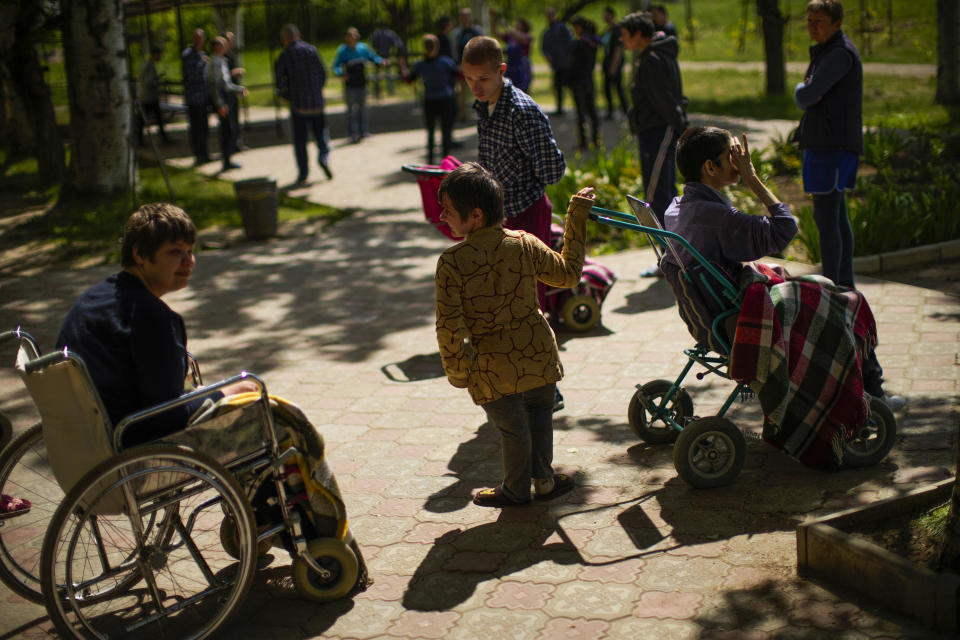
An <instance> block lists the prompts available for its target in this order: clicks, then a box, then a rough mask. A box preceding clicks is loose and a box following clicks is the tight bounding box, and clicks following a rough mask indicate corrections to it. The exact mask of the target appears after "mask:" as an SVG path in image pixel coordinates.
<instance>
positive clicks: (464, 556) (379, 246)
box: [0, 105, 960, 640]
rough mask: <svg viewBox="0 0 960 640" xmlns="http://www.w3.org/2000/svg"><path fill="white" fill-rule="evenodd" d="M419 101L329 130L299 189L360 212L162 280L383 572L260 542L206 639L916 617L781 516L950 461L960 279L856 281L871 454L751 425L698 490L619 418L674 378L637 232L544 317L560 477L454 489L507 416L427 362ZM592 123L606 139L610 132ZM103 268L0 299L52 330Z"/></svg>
mask: <svg viewBox="0 0 960 640" xmlns="http://www.w3.org/2000/svg"><path fill="white" fill-rule="evenodd" d="M374 106H375V105H371V107H372V108H371V113H373V112H374V111H376V109H375V108H373V107H374ZM251 109H256V108H254V107H252V108H251ZM406 111H409V109H406ZM406 111H404V113H403V114H402V115H403V117H410V114H407V113H406ZM266 117H268V118H270V119H272V118H273V111H272V110H267V113H266ZM335 117H340V118H342V114H338V115H336V116H335ZM417 118H419V115H417V116H416V118H414V119H413V120H412V121H411V122H410V124H411V126H412V127H414V128H413V129H411V130H410V131H391V132H386V131H384V132H383V133H378V134H377V135H375V136H374V137H373V138H371V139H368V140H364V141H363V143H361V144H358V145H339V146H338V145H335V148H334V151H333V153H332V156H331V161H332V162H333V166H334V171H335V173H336V174H337V176H336V177H335V179H334V180H332V181H325V180H320V181H317V182H315V183H312V184H311V185H309V186H308V187H305V188H303V189H294V190H293V191H292V192H291V193H293V194H294V195H307V196H308V197H309V198H310V199H311V200H313V201H316V202H325V203H330V204H333V205H337V206H344V207H346V206H349V207H354V208H356V211H355V212H354V213H353V214H352V215H351V216H350V217H348V218H347V219H345V220H343V221H341V222H340V223H338V224H336V225H332V226H320V225H318V224H316V223H295V224H290V223H283V224H282V233H281V235H280V237H278V238H274V239H272V240H270V241H268V242H263V243H253V242H243V243H239V244H234V246H228V247H227V248H225V249H221V250H218V251H207V252H204V253H203V254H202V255H201V260H200V263H199V266H198V269H197V271H196V273H195V275H194V278H193V282H192V283H191V287H189V288H188V289H185V290H183V291H178V292H175V293H173V294H171V295H170V296H168V297H165V301H167V302H168V304H170V305H171V307H172V308H173V309H175V310H176V311H178V312H179V313H181V314H182V315H183V316H184V318H185V321H186V323H187V325H188V327H189V328H190V339H191V350H192V351H194V352H195V353H197V354H198V355H199V356H200V357H201V362H202V364H203V365H204V371H205V372H206V373H207V374H208V375H207V377H208V378H210V377H211V376H212V379H216V378H217V377H218V376H222V375H226V374H227V373H230V372H233V371H238V370H240V369H242V368H246V369H248V370H251V371H256V372H258V373H262V374H263V376H264V378H265V379H266V380H267V383H268V385H269V387H268V388H269V389H270V390H271V393H278V394H281V395H283V396H284V397H289V398H290V399H291V400H294V401H296V402H297V403H298V404H299V405H300V406H301V407H302V408H303V409H304V411H305V412H306V414H307V415H308V416H310V418H311V420H312V421H313V423H314V424H315V425H316V426H317V428H318V430H320V431H321V432H322V433H323V434H324V436H325V438H326V440H327V444H328V457H329V459H330V462H331V466H332V468H333V470H334V471H335V473H336V474H337V480H338V483H339V485H340V487H341V489H342V491H343V493H344V497H345V500H346V503H347V508H348V511H349V513H350V518H351V523H350V525H351V531H352V532H353V533H354V535H355V536H356V538H357V540H358V543H359V544H360V546H361V548H362V549H363V552H364V556H365V558H366V560H367V565H368V568H369V570H370V573H371V575H372V576H373V578H374V579H375V582H374V584H373V585H372V586H371V587H370V588H369V589H368V590H367V591H366V592H363V593H360V594H357V595H356V596H355V597H353V598H352V599H346V600H343V601H340V602H338V603H329V604H326V605H318V604H316V603H312V602H306V601H303V600H301V599H299V597H297V596H296V594H295V590H294V589H293V585H292V582H291V580H290V568H289V563H290V558H289V555H288V554H287V553H286V552H285V551H283V550H277V549H275V550H274V551H273V552H272V555H274V559H273V562H272V564H270V566H268V567H266V568H264V569H262V570H261V571H259V572H258V573H257V576H256V578H255V581H254V586H253V588H252V590H251V593H250V594H249V595H248V597H247V600H246V602H245V603H244V605H245V606H244V607H243V608H242V611H241V612H240V614H239V615H238V618H237V620H236V622H235V623H234V625H233V626H231V627H228V628H226V629H224V630H223V631H224V633H223V635H225V636H237V637H238V638H239V637H251V638H252V637H281V638H283V637H303V638H308V637H324V638H330V639H337V638H344V639H346V638H353V639H360V638H362V639H366V638H385V637H396V638H428V637H438V638H441V637H442V638H451V639H482V640H489V639H490V638H511V639H513V638H516V639H527V638H531V639H533V638H543V639H544V640H557V639H558V638H589V640H596V639H599V638H611V639H612V638H617V639H619V638H656V639H657V640H660V639H672V638H678V639H683V640H687V639H693V638H697V639H703V638H745V639H750V640H754V639H758V638H780V639H784V638H803V639H804V640H811V639H812V638H834V637H842V638H844V639H845V640H856V639H859V638H882V637H889V638H918V639H919V638H926V637H930V636H929V634H928V633H927V631H926V630H924V629H922V628H920V627H918V626H917V625H916V624H914V623H912V622H910V621H909V620H904V619H901V618H897V617H894V616H892V614H889V613H886V612H884V611H881V610H879V609H876V608H873V609H872V608H870V606H869V605H868V604H864V603H861V602H859V601H855V599H854V598H853V597H852V596H849V595H846V594H837V593H833V592H831V591H829V590H827V589H825V588H823V587H820V586H818V585H816V584H814V583H809V582H806V581H803V580H799V579H797V578H796V576H795V566H796V555H795V553H796V539H795V532H794V529H795V526H796V523H797V522H800V521H802V520H803V519H804V518H806V517H812V516H814V515H818V514H822V513H826V512H829V511H832V510H835V509H840V508H844V507H847V506H851V505H856V504H864V503H869V502H871V501H874V500H878V499H882V498H885V497H888V496H892V495H896V494H899V493H902V492H903V491H905V490H909V489H912V488H914V487H916V486H918V485H920V484H923V483H925V482H929V481H930V480H931V479H939V478H942V477H948V476H949V474H950V473H952V469H953V466H954V465H955V463H956V460H955V455H956V453H955V447H956V434H955V427H956V422H957V419H958V415H960V411H958V409H957V402H956V398H957V393H958V390H960V386H958V385H960V367H957V366H956V363H957V354H956V353H955V352H956V351H957V348H956V346H957V342H958V336H960V332H958V329H960V300H958V299H957V297H956V296H951V295H945V294H942V293H940V292H936V291H927V290H924V289H920V288H917V287H912V286H909V285H902V284H899V283H889V282H884V281H883V280H880V279H877V278H866V277H864V278H858V280H859V281H861V288H862V290H863V291H864V292H865V294H866V295H867V296H868V298H869V299H870V300H871V301H876V303H875V305H874V311H875V313H876V315H877V318H878V321H879V324H880V333H881V335H880V345H879V347H878V354H879V357H880V359H881V361H882V362H883V363H884V366H885V369H886V375H887V378H888V383H887V386H888V389H890V390H893V391H895V392H899V393H904V394H906V395H907V396H908V400H909V404H908V405H907V407H906V408H905V410H904V411H902V412H900V414H898V416H897V417H898V423H899V424H898V427H899V434H900V436H901V437H900V440H901V442H900V445H899V446H898V447H897V448H895V449H894V451H893V452H892V453H891V456H890V457H889V458H888V460H887V461H885V462H884V463H883V464H881V465H878V466H876V467H874V468H870V469H863V470H851V471H843V472H841V473H836V474H831V473H825V472H819V471H811V470H808V469H805V468H804V467H802V466H801V465H799V464H797V463H795V462H793V461H791V460H790V459H789V458H787V457H786V456H784V455H783V454H782V453H779V452H776V451H774V450H773V449H772V448H771V447H769V446H767V445H765V444H764V443H762V442H755V441H753V440H752V439H751V440H750V441H749V442H748V447H747V452H748V458H747V463H746V466H745V468H744V471H743V473H742V474H741V476H740V477H739V478H738V479H737V481H736V482H735V483H734V484H733V485H731V486H729V487H726V488H722V489H718V490H713V491H694V490H691V489H689V488H688V487H686V486H685V485H684V484H683V483H682V481H680V480H679V479H678V478H677V475H676V471H675V469H674V467H673V459H672V455H673V450H672V447H671V446H669V445H666V446H649V445H646V444H645V443H642V442H640V441H639V440H638V439H637V438H636V436H635V435H634V434H633V433H632V431H631V430H630V428H629V425H628V424H627V416H626V413H627V406H628V403H629V400H630V398H631V396H632V394H633V393H634V391H635V385H636V384H638V383H644V382H647V381H649V380H654V379H667V380H673V379H674V378H675V377H676V375H677V373H678V372H679V370H680V368H681V367H682V366H683V365H684V363H685V358H684V356H683V354H682V349H684V348H688V347H690V346H691V345H692V341H691V339H690V338H689V336H687V335H686V332H685V329H684V327H683V325H682V323H681V321H680V319H679V317H678V316H677V310H676V307H675V303H674V302H673V299H672V295H671V294H670V291H669V289H668V288H667V287H666V286H665V283H664V282H662V281H659V280H648V279H641V278H639V277H638V273H639V270H640V267H639V266H638V265H646V264H652V262H653V255H652V251H650V250H649V249H638V250H630V251H625V252H620V253H616V254H611V255H604V256H602V257H599V258H597V259H598V261H600V262H601V263H602V264H604V265H605V266H608V267H610V268H611V269H613V270H614V271H615V272H616V273H617V274H618V276H619V280H618V282H617V283H616V285H615V286H614V287H613V288H612V289H611V292H610V295H609V297H608V298H607V300H606V302H605V303H604V313H603V325H604V328H605V329H607V330H608V331H598V332H596V333H591V334H589V335H579V334H572V333H569V332H566V331H563V330H561V331H558V337H559V339H560V341H561V342H562V352H561V357H562V359H563V361H564V364H565V367H566V376H565V378H564V380H563V381H562V382H561V385H560V386H561V389H562V390H563V392H564V394H565V397H566V400H567V408H566V409H564V410H563V411H562V412H559V413H558V414H556V415H555V446H554V452H555V461H556V467H557V469H558V470H561V471H563V472H564V473H569V474H571V475H573V476H574V477H575V478H576V481H577V483H578V487H577V489H576V490H575V491H573V492H571V493H570V494H568V495H567V496H564V497H563V498H561V499H558V500H556V501H553V502H551V503H549V504H545V505H535V506H531V507H526V508H517V509H507V510H498V509H484V508H480V507H476V506H474V505H473V504H472V503H471V494H472V492H474V491H476V489H478V488H480V487H485V486H492V485H493V484H494V483H496V482H497V481H498V480H499V479H500V478H501V477H502V471H501V469H500V462H499V460H500V456H499V436H498V434H497V432H496V430H495V429H493V428H492V427H490V426H489V425H487V424H486V418H485V415H484V413H483V411H482V410H481V409H480V408H479V407H477V406H476V405H474V404H473V402H472V401H471V400H470V398H469V395H468V394H467V393H465V392H464V391H463V390H461V389H454V388H452V387H451V386H450V385H449V384H448V383H447V381H446V379H445V378H444V377H443V375H442V372H441V371H440V368H439V361H438V356H437V354H436V349H437V346H436V339H435V335H434V327H433V273H434V269H435V266H436V257H437V256H438V255H439V254H440V252H441V251H442V250H443V249H444V248H446V247H447V246H449V242H448V241H447V240H446V239H445V238H443V237H442V236H441V235H440V234H439V233H435V232H433V231H432V230H431V229H430V228H429V227H428V226H427V225H426V224H425V223H424V220H423V214H422V206H421V201H420V193H419V189H418V187H417V185H416V182H415V180H413V179H412V178H410V179H408V180H402V179H398V177H397V176H398V175H399V174H398V170H399V167H400V165H402V164H403V163H406V162H418V161H420V160H422V159H421V158H420V157H419V156H420V155H421V154H422V143H423V139H422V137H423V133H422V130H421V129H420V120H419V119H417ZM711 120H712V118H711ZM704 121H705V120H704ZM614 124H616V123H614ZM554 125H555V129H556V133H557V135H558V139H560V140H561V144H567V145H569V141H570V140H575V131H574V128H575V123H574V122H573V119H572V118H564V119H554ZM181 126H182V125H181ZM332 126H337V125H336V123H334V125H332ZM398 126H399V125H398ZM764 126H767V125H766V124H765V123H764ZM792 126H795V122H788V123H784V124H783V127H784V130H788V129H789V128H790V127H792ZM604 128H605V129H606V130H607V131H606V132H605V133H606V134H607V135H608V136H609V137H610V142H611V143H614V142H616V141H617V139H618V138H620V137H623V136H624V135H627V134H625V133H624V132H623V131H621V130H620V129H618V128H616V127H614V126H613V125H605V127H604ZM271 130H272V128H271ZM178 134H179V135H181V136H182V135H184V133H183V129H182V128H181V129H179V130H178ZM457 135H458V139H460V140H464V141H465V143H466V144H465V147H464V148H463V149H462V150H458V153H459V154H460V157H461V159H472V158H475V154H476V149H475V147H476V145H475V138H473V136H475V131H474V128H473V127H462V128H459V129H458V132H457ZM564 140H566V141H568V142H566V143H564V142H563V141H564ZM567 148H570V147H569V146H568V147H567ZM244 153H245V155H246V158H245V159H244V169H242V170H240V171H238V172H237V175H238V176H240V177H252V176H253V175H255V174H256V173H257V172H262V171H264V170H265V169H264V168H265V167H269V168H270V169H271V172H272V173H275V174H276V177H277V178H278V179H280V180H281V181H282V180H285V179H286V180H292V179H293V177H294V172H295V167H294V166H293V158H292V157H291V155H292V154H291V153H290V149H289V144H288V143H287V142H281V143H280V144H276V143H275V141H274V140H272V139H271V140H269V141H268V144H266V145H264V146H258V147H256V148H255V149H254V150H251V151H248V152H244ZM181 161H182V160H178V159H175V160H174V162H181ZM202 171H206V168H204V169H202ZM246 172H250V173H249V174H248V173H246ZM352 175H364V176H365V179H364V180H351V179H349V178H347V176H352ZM113 269H114V268H113V267H111V266H99V267H94V268H89V269H58V270H50V271H49V272H42V271H38V272H35V273H33V274H19V273H18V274H17V276H16V277H8V276H7V275H0V287H2V289H3V296H0V314H2V315H3V317H5V318H13V319H16V320H17V321H19V322H21V323H23V324H24V326H25V327H26V328H28V329H31V330H33V329H34V327H36V332H37V333H38V336H39V337H41V338H42V343H43V344H44V345H49V344H52V342H53V339H54V337H55V335H56V331H57V327H58V325H59V319H60V318H62V317H63V315H64V313H65V312H66V309H67V307H68V305H69V303H70V301H71V300H73V299H74V298H75V297H76V296H77V295H78V294H79V293H80V292H81V291H83V290H84V289H85V288H87V287H88V286H89V285H90V284H91V283H93V282H95V281H97V280H99V279H102V278H103V277H105V276H106V275H108V274H109V273H111V272H112V271H113ZM791 271H794V272H798V273H800V272H811V271H815V269H811V268H810V267H808V266H806V265H800V264H796V265H791ZM291 283H295V284H296V286H295V287H293V288H292V289H291V288H289V287H290V286H291ZM37 291H43V292H44V296H43V299H38V298H37V295H36V292H37ZM698 369H699V368H698ZM686 389H687V391H688V392H689V393H690V395H691V397H692V398H693V400H694V404H695V411H696V413H697V415H711V413H712V412H716V411H717V410H718V409H719V407H720V405H721V404H722V403H723V402H724V400H725V399H726V396H727V394H728V393H729V391H730V389H731V387H730V384H729V382H728V381H726V380H722V379H719V378H717V377H716V376H709V377H706V378H705V379H703V380H696V378H695V377H694V376H692V375H691V376H689V377H688V380H687V384H686ZM0 408H2V409H3V411H4V413H5V414H6V413H9V414H10V415H11V416H12V418H13V420H14V425H15V428H16V429H17V430H18V431H19V430H22V429H23V428H25V427H26V426H29V424H32V422H34V421H35V420H36V419H37V416H36V412H35V409H34V407H33V404H32V401H30V399H29V398H28V397H26V395H25V393H24V391H23V389H22V385H21V383H20V382H19V380H17V378H16V376H15V374H13V373H12V372H11V371H9V370H8V369H4V370H0ZM730 415H731V418H732V419H733V420H734V422H735V423H736V424H737V425H738V426H740V427H741V428H745V429H747V430H748V431H752V432H755V431H757V430H758V429H759V426H760V423H761V416H760V412H759V407H758V404H757V403H756V402H749V403H741V402H737V403H735V405H734V407H733V409H732V410H731V414H730ZM0 603H2V604H0V636H3V637H4V638H11V640H12V639H13V638H28V637H40V638H48V637H54V636H55V634H54V633H53V630H52V628H51V626H50V624H49V623H48V622H45V620H46V614H45V611H44V609H43V608H42V607H40V606H37V605H33V604H30V603H26V602H24V601H23V600H22V599H18V598H16V597H14V596H12V594H10V592H9V590H7V589H6V588H5V587H0ZM271 630H275V631H274V632H272V633H271ZM234 631H235V632H234Z"/></svg>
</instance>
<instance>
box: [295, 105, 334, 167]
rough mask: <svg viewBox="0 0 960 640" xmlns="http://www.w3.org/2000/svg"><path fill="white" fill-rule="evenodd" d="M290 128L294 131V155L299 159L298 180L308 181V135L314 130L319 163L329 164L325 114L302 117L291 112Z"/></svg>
mask: <svg viewBox="0 0 960 640" xmlns="http://www.w3.org/2000/svg"><path fill="white" fill-rule="evenodd" d="M290 126H291V128H292V129H293V155H294V156H295V157H296V159H297V178H298V179H300V180H306V179H307V175H308V174H309V173H310V163H309V162H308V160H307V134H308V133H309V131H310V130H313V139H314V140H316V142H317V162H321V163H323V164H326V163H327V156H328V155H330V149H329V147H328V146H327V121H326V118H325V117H324V115H323V113H317V114H310V115H301V114H297V113H296V112H293V111H291V112H290Z"/></svg>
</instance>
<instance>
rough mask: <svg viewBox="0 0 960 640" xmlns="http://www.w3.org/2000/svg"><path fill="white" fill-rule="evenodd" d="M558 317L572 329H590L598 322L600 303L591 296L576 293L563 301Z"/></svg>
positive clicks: (581, 330)
mask: <svg viewBox="0 0 960 640" xmlns="http://www.w3.org/2000/svg"><path fill="white" fill-rule="evenodd" d="M560 317H561V318H563V324H565V325H566V326H567V328H568V329H570V330H572V331H580V332H583V331H590V329H593V328H594V327H595V326H597V323H599V322H600V305H599V304H598V303H597V301H596V300H595V299H594V297H593V296H588V295H586V294H583V293H577V294H574V295H572V296H570V297H569V298H567V299H566V301H564V303H563V308H562V309H561V310H560Z"/></svg>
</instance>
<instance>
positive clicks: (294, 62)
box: [274, 40, 327, 112]
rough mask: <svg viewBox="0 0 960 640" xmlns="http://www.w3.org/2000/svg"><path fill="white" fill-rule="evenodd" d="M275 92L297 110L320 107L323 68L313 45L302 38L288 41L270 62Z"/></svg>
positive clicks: (325, 77) (325, 79)
mask: <svg viewBox="0 0 960 640" xmlns="http://www.w3.org/2000/svg"><path fill="white" fill-rule="evenodd" d="M274 73H275V74H276V77H277V93H278V94H280V96H281V97H283V98H286V99H287V100H289V101H290V108H291V109H293V110H294V111H297V112H302V111H320V110H322V109H323V85H324V84H325V83H326V81H327V70H326V68H325V67H324V66H323V60H321V59H320V54H318V53H317V49H316V47H314V46H313V45H311V44H307V43H306V42H304V41H303V40H294V41H293V42H291V43H290V46H288V47H287V48H286V49H284V50H283V53H281V54H280V57H279V58H277V62H276V64H275V65H274Z"/></svg>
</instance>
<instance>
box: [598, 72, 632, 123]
mask: <svg viewBox="0 0 960 640" xmlns="http://www.w3.org/2000/svg"><path fill="white" fill-rule="evenodd" d="M614 89H616V91H617V95H618V96H620V110H621V111H623V115H627V109H628V107H627V96H626V95H625V94H624V92H623V74H621V73H619V72H618V73H616V74H614V75H607V74H606V73H604V74H603V95H604V97H605V98H606V99H607V118H612V117H613V108H614V107H613V90H614Z"/></svg>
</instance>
